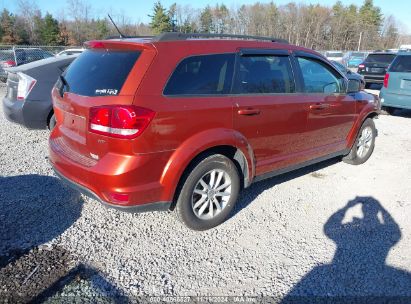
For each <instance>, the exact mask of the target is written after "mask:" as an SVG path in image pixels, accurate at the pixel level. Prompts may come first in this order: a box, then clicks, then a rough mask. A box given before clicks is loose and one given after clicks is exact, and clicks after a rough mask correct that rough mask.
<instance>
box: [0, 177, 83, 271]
mask: <svg viewBox="0 0 411 304" xmlns="http://www.w3.org/2000/svg"><path fill="white" fill-rule="evenodd" d="M0 189H1V190H0V268H1V267H3V266H5V265H7V264H8V263H10V262H11V261H13V260H15V259H16V258H18V257H19V256H21V255H22V254H23V253H24V252H26V251H27V250H29V249H31V248H33V247H35V246H38V245H41V244H43V243H46V242H48V241H50V240H52V239H53V238H55V237H57V236H59V235H61V234H62V233H63V232H64V231H65V230H66V229H67V228H69V227H70V226H71V225H72V224H73V223H74V222H75V221H76V220H77V219H78V218H79V217H80V214H81V208H82V204H81V203H82V199H81V197H80V194H79V193H78V192H76V191H73V190H69V189H67V188H65V187H64V186H63V185H62V184H61V182H60V181H59V180H58V179H57V178H55V177H51V176H43V175H34V174H33V175H19V176H10V177H2V176H0Z"/></svg>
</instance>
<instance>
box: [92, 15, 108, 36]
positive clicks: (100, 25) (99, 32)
mask: <svg viewBox="0 0 411 304" xmlns="http://www.w3.org/2000/svg"><path fill="white" fill-rule="evenodd" d="M95 26H96V38H97V39H104V38H106V37H107V36H108V33H110V29H109V27H108V24H107V19H103V20H100V19H98V20H97V21H96V24H95Z"/></svg>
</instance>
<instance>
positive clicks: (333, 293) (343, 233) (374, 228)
mask: <svg viewBox="0 0 411 304" xmlns="http://www.w3.org/2000/svg"><path fill="white" fill-rule="evenodd" d="M357 205H360V206H361V211H362V214H363V216H362V218H360V217H355V216H354V217H353V219H352V220H351V221H349V222H344V221H343V220H344V218H345V217H346V213H347V211H348V210H350V209H351V208H353V207H355V206H357ZM324 233H325V235H326V236H327V237H329V238H330V239H332V240H333V241H334V242H335V244H336V245H337V249H336V252H335V255H334V258H333V260H332V262H331V263H330V264H326V265H321V266H317V267H315V268H314V269H313V270H312V271H311V272H310V273H308V274H307V275H306V276H305V277H304V278H302V280H301V281H300V282H298V283H297V284H296V285H295V286H294V288H293V289H292V290H291V291H290V292H289V294H288V295H287V296H286V297H285V298H284V299H283V301H282V303H331V302H332V303H387V302H390V301H394V302H395V303H403V302H401V301H402V300H404V301H405V300H406V299H408V300H410V299H411V273H409V272H407V271H404V270H401V269H397V268H395V267H392V266H388V265H387V264H386V263H385V261H386V258H387V256H388V253H389V251H390V249H391V248H392V247H393V246H394V245H395V244H396V243H397V242H398V241H399V240H400V239H401V230H400V227H399V226H398V224H397V223H396V222H395V221H394V219H393V218H392V217H391V215H390V214H389V213H388V212H387V211H386V210H385V209H384V208H383V207H382V206H381V204H380V203H379V202H378V201H377V200H375V199H374V198H372V197H357V198H355V199H354V200H352V201H349V202H348V203H347V205H346V206H345V207H344V208H342V209H341V210H339V211H337V212H336V213H334V214H333V215H332V216H331V217H330V218H329V220H328V221H327V223H326V224H325V225H324ZM405 297H406V298H405ZM330 300H331V302H330ZM396 301H397V302H396ZM398 301H399V302H398Z"/></svg>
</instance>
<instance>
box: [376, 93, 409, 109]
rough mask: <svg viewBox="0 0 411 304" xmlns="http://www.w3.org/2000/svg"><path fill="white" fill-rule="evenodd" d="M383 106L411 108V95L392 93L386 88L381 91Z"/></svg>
mask: <svg viewBox="0 0 411 304" xmlns="http://www.w3.org/2000/svg"><path fill="white" fill-rule="evenodd" d="M380 100H381V106H383V107H392V108H398V109H411V96H409V95H401V94H392V93H388V92H386V91H384V90H382V91H381V93H380Z"/></svg>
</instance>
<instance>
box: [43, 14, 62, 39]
mask: <svg viewBox="0 0 411 304" xmlns="http://www.w3.org/2000/svg"><path fill="white" fill-rule="evenodd" d="M40 33H41V40H42V42H43V43H44V44H46V45H58V44H60V42H61V39H60V28H59V23H58V21H57V20H56V19H54V18H53V16H52V15H51V14H49V13H47V14H46V16H44V19H43V22H42V27H41V28H40Z"/></svg>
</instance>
